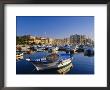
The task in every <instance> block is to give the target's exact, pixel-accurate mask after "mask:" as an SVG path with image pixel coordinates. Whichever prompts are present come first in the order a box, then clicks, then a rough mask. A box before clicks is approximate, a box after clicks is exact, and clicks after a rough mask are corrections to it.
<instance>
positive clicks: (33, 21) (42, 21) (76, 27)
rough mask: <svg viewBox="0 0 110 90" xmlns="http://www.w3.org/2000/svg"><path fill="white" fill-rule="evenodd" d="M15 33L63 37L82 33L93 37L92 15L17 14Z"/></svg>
mask: <svg viewBox="0 0 110 90" xmlns="http://www.w3.org/2000/svg"><path fill="white" fill-rule="evenodd" d="M16 29H17V35H19V36H21V35H28V34H30V35H34V36H45V37H50V38H65V37H69V36H70V35H72V34H83V35H86V36H89V37H91V38H92V39H93V38H94V17H93V16H17V17H16Z"/></svg>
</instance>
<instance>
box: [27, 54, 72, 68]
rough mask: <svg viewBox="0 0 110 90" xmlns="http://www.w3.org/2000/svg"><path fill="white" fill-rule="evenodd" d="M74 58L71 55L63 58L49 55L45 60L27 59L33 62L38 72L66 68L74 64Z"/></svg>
mask: <svg viewBox="0 0 110 90" xmlns="http://www.w3.org/2000/svg"><path fill="white" fill-rule="evenodd" d="M72 59H73V58H72V57H70V55H69V54H65V55H64V56H63V57H62V56H60V55H58V54H56V53H52V54H49V55H48V56H47V57H45V58H41V59H30V58H28V59H26V60H27V61H29V62H31V63H32V64H33V65H34V66H35V67H36V69H37V70H45V69H59V68H62V67H64V66H67V65H69V64H70V63H71V62H72Z"/></svg>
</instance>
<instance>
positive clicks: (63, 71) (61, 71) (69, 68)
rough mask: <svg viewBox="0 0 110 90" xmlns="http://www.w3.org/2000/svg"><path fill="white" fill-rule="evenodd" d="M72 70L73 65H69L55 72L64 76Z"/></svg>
mask: <svg viewBox="0 0 110 90" xmlns="http://www.w3.org/2000/svg"><path fill="white" fill-rule="evenodd" d="M72 68H73V64H72V63H70V64H69V65H67V66H65V67H63V68H60V69H58V70H57V72H58V73H59V74H66V73H68V72H69V71H70V70H71V69H72Z"/></svg>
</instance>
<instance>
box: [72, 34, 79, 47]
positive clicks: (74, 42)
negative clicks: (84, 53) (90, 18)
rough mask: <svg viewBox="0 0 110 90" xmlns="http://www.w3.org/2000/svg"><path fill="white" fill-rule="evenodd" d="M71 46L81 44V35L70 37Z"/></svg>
mask: <svg viewBox="0 0 110 90" xmlns="http://www.w3.org/2000/svg"><path fill="white" fill-rule="evenodd" d="M70 44H75V45H76V44H80V35H78V34H75V35H71V36H70Z"/></svg>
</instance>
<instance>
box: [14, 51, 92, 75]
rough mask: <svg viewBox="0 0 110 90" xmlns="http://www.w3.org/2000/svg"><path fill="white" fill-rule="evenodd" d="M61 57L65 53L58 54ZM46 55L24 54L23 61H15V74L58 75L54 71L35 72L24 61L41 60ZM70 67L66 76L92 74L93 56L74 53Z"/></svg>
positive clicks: (43, 53)
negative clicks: (30, 59) (27, 59)
mask: <svg viewBox="0 0 110 90" xmlns="http://www.w3.org/2000/svg"><path fill="white" fill-rule="evenodd" d="M59 54H60V55H61V56H64V55H66V53H65V52H59ZM47 55H48V52H37V53H33V54H25V55H24V59H23V60H20V61H16V74H58V72H57V71H56V70H44V71H37V70H36V68H35V67H34V66H33V64H31V63H30V62H28V61H26V60H25V59H26V58H28V57H31V58H32V59H36V58H42V57H45V56H47ZM72 65H73V67H71V68H70V69H69V70H68V71H67V72H66V74H94V56H92V57H88V56H84V55H83V53H76V54H74V55H73V60H72Z"/></svg>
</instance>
